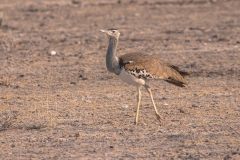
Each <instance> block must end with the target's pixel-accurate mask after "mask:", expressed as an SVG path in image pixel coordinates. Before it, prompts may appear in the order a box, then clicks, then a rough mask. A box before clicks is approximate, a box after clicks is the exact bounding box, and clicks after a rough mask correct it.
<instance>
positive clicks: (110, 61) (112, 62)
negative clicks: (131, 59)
mask: <svg viewBox="0 0 240 160" xmlns="http://www.w3.org/2000/svg"><path fill="white" fill-rule="evenodd" d="M117 44H118V39H117V38H115V37H110V38H109V44H108V49H107V56H106V66H107V69H108V71H109V72H113V73H115V74H117V75H118V74H120V72H121V68H120V66H119V60H118V57H117V56H116V50H117Z"/></svg>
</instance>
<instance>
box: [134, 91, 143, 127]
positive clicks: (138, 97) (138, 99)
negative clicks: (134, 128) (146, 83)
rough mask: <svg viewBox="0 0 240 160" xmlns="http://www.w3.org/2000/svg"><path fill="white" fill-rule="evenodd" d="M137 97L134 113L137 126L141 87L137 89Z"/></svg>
mask: <svg viewBox="0 0 240 160" xmlns="http://www.w3.org/2000/svg"><path fill="white" fill-rule="evenodd" d="M137 89H138V95H137V101H138V102H137V112H136V119H135V123H136V124H137V123H138V115H139V109H140V102H141V97H142V94H141V87H138V88H137Z"/></svg>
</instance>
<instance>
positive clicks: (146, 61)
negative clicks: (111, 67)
mask: <svg viewBox="0 0 240 160" xmlns="http://www.w3.org/2000/svg"><path fill="white" fill-rule="evenodd" d="M119 60H120V66H121V67H124V69H125V70H126V71H128V72H129V73H131V74H133V71H135V73H136V71H138V72H140V71H142V72H141V73H142V74H144V75H142V76H139V74H138V75H137V77H138V78H156V79H163V80H165V81H167V82H169V83H172V84H175V85H177V86H180V87H184V86H185V85H186V84H187V82H186V80H185V79H184V78H183V76H182V75H181V74H180V72H178V69H177V68H176V66H173V65H170V64H168V63H166V62H164V61H162V60H160V59H159V57H158V56H157V55H146V54H142V53H130V54H125V55H122V56H120V57H119ZM133 75H134V76H136V75H135V74H133ZM146 75H147V76H146Z"/></svg>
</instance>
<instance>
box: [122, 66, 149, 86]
mask: <svg viewBox="0 0 240 160" xmlns="http://www.w3.org/2000/svg"><path fill="white" fill-rule="evenodd" d="M119 77H120V79H121V80H123V81H124V82H126V83H128V84H130V85H134V86H142V85H145V80H144V79H141V78H138V77H136V76H134V75H132V74H131V73H129V72H127V71H126V70H125V69H122V70H121V72H120V74H119Z"/></svg>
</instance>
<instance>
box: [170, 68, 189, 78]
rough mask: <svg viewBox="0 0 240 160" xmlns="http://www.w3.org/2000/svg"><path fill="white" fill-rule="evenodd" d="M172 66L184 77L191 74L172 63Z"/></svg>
mask: <svg viewBox="0 0 240 160" xmlns="http://www.w3.org/2000/svg"><path fill="white" fill-rule="evenodd" d="M171 68H173V69H174V70H176V71H177V72H178V73H180V74H181V75H182V76H183V77H185V76H189V75H190V74H189V73H188V72H186V71H182V70H180V69H179V67H177V66H174V65H171Z"/></svg>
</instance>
